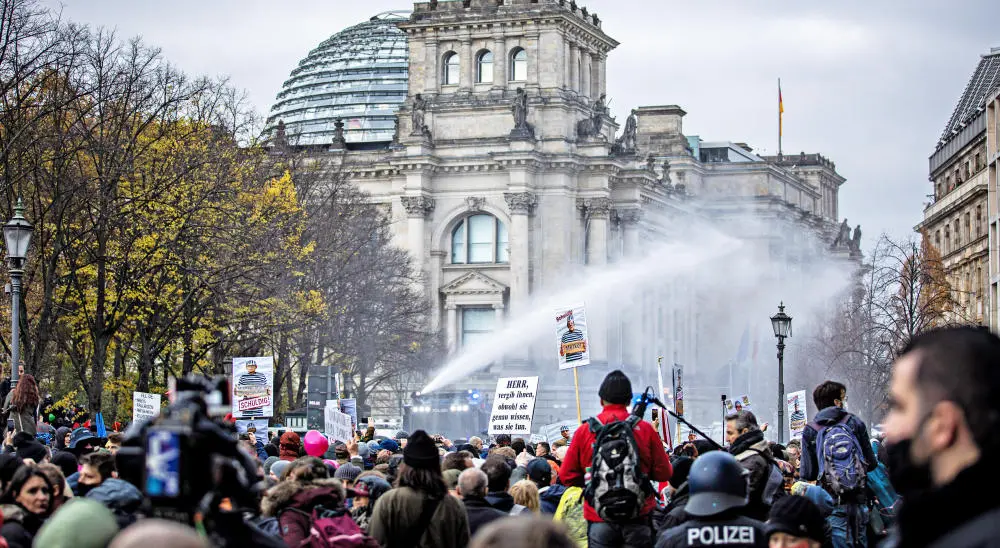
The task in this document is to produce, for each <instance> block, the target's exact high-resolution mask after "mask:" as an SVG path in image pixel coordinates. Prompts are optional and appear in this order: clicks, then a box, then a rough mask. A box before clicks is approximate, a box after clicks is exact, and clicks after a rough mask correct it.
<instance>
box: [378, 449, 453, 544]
mask: <svg viewBox="0 0 1000 548" xmlns="http://www.w3.org/2000/svg"><path fill="white" fill-rule="evenodd" d="M395 483H396V488H395V489H393V490H391V491H389V492H388V493H386V494H384V495H382V496H381V497H380V498H379V499H378V502H376V503H375V509H374V510H373V512H372V516H371V520H370V521H369V524H368V534H369V535H371V536H372V538H374V539H375V540H377V541H378V542H379V544H381V545H382V546H414V547H416V548H431V547H442V548H462V547H464V546H466V545H467V544H468V543H469V520H468V516H467V515H466V513H465V507H464V506H463V505H462V502H461V501H460V500H458V498H456V497H452V496H448V486H447V485H446V484H445V482H444V477H443V476H442V475H441V457H440V456H439V455H438V450H437V446H436V445H435V443H434V440H433V439H432V438H431V437H430V436H428V435H427V432H424V431H423V430H417V431H416V432H414V433H413V435H412V436H410V438H409V442H408V443H407V444H406V447H405V448H403V462H402V463H401V464H400V465H399V470H398V473H397V474H396V480H395Z"/></svg>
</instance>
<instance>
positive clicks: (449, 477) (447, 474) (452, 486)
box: [441, 468, 462, 497]
mask: <svg viewBox="0 0 1000 548" xmlns="http://www.w3.org/2000/svg"><path fill="white" fill-rule="evenodd" d="M461 475H462V472H461V471H459V470H455V469H454V468H452V469H450V470H445V471H444V472H441V477H442V478H444V484H445V485H447V486H448V494H450V495H454V496H456V497H457V496H458V476H461Z"/></svg>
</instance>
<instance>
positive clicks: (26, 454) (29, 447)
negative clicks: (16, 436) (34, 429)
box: [15, 442, 49, 464]
mask: <svg viewBox="0 0 1000 548" xmlns="http://www.w3.org/2000/svg"><path fill="white" fill-rule="evenodd" d="M15 454H16V455H17V458H19V459H21V460H24V459H31V460H33V461H35V464H41V463H42V459H44V458H45V457H47V456H49V451H48V450H47V449H45V446H44V445H42V444H40V443H38V442H29V443H22V444H21V445H20V446H19V447H18V448H17V451H16V452H15Z"/></svg>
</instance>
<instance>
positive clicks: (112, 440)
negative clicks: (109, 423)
mask: <svg viewBox="0 0 1000 548" xmlns="http://www.w3.org/2000/svg"><path fill="white" fill-rule="evenodd" d="M124 439H125V436H123V435H122V434H121V433H119V432H110V433H108V442H107V443H105V444H104V448H105V449H107V450H108V451H111V454H112V455H115V454H117V453H118V450H119V449H121V448H122V441H123V440H124Z"/></svg>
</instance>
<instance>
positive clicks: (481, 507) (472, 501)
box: [462, 497, 507, 536]
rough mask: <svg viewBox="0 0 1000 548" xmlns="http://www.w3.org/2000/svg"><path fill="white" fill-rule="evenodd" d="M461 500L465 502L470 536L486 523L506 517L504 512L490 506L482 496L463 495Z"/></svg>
mask: <svg viewBox="0 0 1000 548" xmlns="http://www.w3.org/2000/svg"><path fill="white" fill-rule="evenodd" d="M462 502H463V503H465V513H466V514H467V515H468V516H469V535H470V536H475V534H476V531H478V530H479V529H480V528H481V527H483V526H485V525H486V524H487V523H490V522H491V521H495V520H498V519H503V518H505V517H507V513H506V512H501V511H500V510H497V509H496V508H494V507H492V506H490V503H488V502H486V499H484V498H482V497H465V499H463V500H462Z"/></svg>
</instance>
